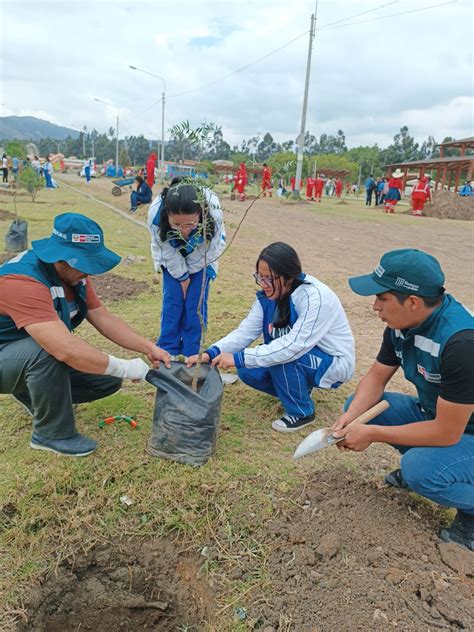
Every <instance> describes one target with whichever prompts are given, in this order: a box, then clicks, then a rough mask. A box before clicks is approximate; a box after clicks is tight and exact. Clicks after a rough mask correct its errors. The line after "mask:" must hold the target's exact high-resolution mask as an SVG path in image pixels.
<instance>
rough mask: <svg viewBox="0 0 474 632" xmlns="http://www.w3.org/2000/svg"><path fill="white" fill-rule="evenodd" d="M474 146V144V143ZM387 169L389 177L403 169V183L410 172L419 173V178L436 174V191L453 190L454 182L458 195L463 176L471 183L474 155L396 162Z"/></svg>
mask: <svg viewBox="0 0 474 632" xmlns="http://www.w3.org/2000/svg"><path fill="white" fill-rule="evenodd" d="M473 146H474V143H473ZM385 167H386V168H387V176H388V177H390V176H391V175H392V171H393V170H394V169H401V170H402V171H403V181H404V182H406V179H407V174H408V170H410V172H413V171H414V172H416V171H417V172H418V177H419V178H421V177H422V176H424V175H425V174H426V173H427V172H428V171H429V172H431V173H433V171H435V172H436V177H435V178H433V176H432V179H434V182H435V186H434V189H435V191H437V189H438V186H440V185H441V189H442V190H443V189H444V187H445V186H447V187H448V189H451V186H452V185H453V182H454V192H455V193H457V190H458V188H459V182H460V180H461V176H462V175H463V174H466V175H465V179H466V180H468V181H470V180H472V176H473V174H474V155H473V154H471V155H469V154H467V155H466V154H465V155H463V156H448V157H442V158H427V159H426V160H415V161H413V162H395V163H393V164H390V165H385Z"/></svg>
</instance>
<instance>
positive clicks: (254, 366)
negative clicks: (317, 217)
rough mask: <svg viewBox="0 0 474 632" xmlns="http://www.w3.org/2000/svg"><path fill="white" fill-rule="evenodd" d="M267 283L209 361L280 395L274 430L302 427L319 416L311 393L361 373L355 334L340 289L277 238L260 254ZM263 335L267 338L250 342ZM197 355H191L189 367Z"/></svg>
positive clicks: (260, 273) (259, 277) (262, 280)
mask: <svg viewBox="0 0 474 632" xmlns="http://www.w3.org/2000/svg"><path fill="white" fill-rule="evenodd" d="M254 277H255V281H256V283H257V284H258V285H259V286H260V287H261V290H260V291H259V292H257V297H256V300H255V302H254V304H253V306H252V308H251V309H250V312H249V314H248V316H247V317H246V318H245V319H244V320H243V321H242V322H241V323H240V325H239V326H238V327H237V329H235V330H234V331H232V332H231V333H230V334H228V335H227V336H225V337H224V338H222V339H221V340H218V341H217V342H216V343H214V344H213V345H212V346H211V347H210V348H209V349H207V350H206V352H205V353H204V354H203V357H202V361H203V362H211V363H212V364H213V365H214V366H218V367H221V368H228V367H236V368H237V371H238V375H239V377H240V379H241V380H242V381H243V382H245V383H246V384H248V385H249V386H252V387H253V388H256V389H257V390H259V391H263V392H264V393H268V394H269V395H274V396H275V397H278V398H279V399H280V402H281V404H282V406H283V408H284V409H285V413H284V414H283V415H282V416H281V417H280V418H279V419H276V420H275V421H274V422H273V424H272V428H273V429H274V430H276V431H278V432H295V431H297V430H300V429H301V428H304V427H305V426H307V425H308V424H310V423H312V422H313V421H314V419H315V410H314V402H313V400H312V398H311V391H312V389H313V388H314V387H316V388H328V389H330V388H337V387H338V386H340V384H342V383H343V382H347V381H348V380H350V379H351V377H352V375H353V373H354V364H355V357H354V338H353V335H352V332H351V329H350V327H349V322H348V320H347V317H346V314H345V312H344V309H343V307H342V305H341V302H340V301H339V298H338V297H337V296H336V294H335V293H334V292H333V291H332V290H331V289H330V288H329V287H328V286H327V285H325V284H324V283H322V282H321V281H319V280H318V279H316V278H314V277H312V276H309V275H308V274H304V273H303V271H302V268H301V262H300V260H299V257H298V254H297V252H296V251H295V250H294V248H292V247H291V246H290V245H289V244H285V243H283V242H275V243H273V244H270V245H269V246H267V247H266V248H264V249H263V250H262V252H261V253H260V254H259V256H258V259H257V265H256V272H255V275H254ZM260 336H263V344H260V345H258V346H257V347H250V345H251V344H252V343H253V342H254V341H255V340H257V338H259V337H260ZM196 361H197V358H196V357H194V358H189V360H188V366H191V365H192V364H194V363H195V362H196Z"/></svg>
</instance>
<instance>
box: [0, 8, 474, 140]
mask: <svg viewBox="0 0 474 632" xmlns="http://www.w3.org/2000/svg"><path fill="white" fill-rule="evenodd" d="M442 2H443V0H411V1H406V0H399V1H398V2H393V0H380V1H377V0H370V1H365V0H341V1H337V0H330V1H329V0H321V1H320V2H319V7H318V16H317V17H318V19H317V31H316V40H315V46H314V51H313V58H312V59H313V62H312V73H311V84H310V92H309V107H308V117H307V126H306V129H308V130H310V131H311V132H312V133H313V134H315V135H317V136H319V135H320V134H321V133H323V132H325V133H328V134H334V133H336V131H337V130H338V129H339V128H341V129H343V130H344V132H345V134H346V139H347V144H348V146H349V147H353V146H357V145H360V144H363V145H366V144H373V143H374V142H377V143H378V144H379V145H380V146H382V147H383V146H386V145H388V144H389V143H390V142H391V141H392V139H393V136H394V134H395V133H396V132H397V131H398V130H399V128H400V127H401V126H402V125H408V127H409V129H410V132H411V133H412V134H413V135H414V136H415V137H416V139H417V140H418V141H423V140H424V139H426V138H427V136H428V135H433V136H435V138H436V140H442V139H443V138H444V137H445V136H454V137H456V138H462V137H465V136H471V135H472V134H473V127H474V125H473V48H472V41H473V20H474V15H473V3H472V1H471V0H458V1H457V2H454V3H450V4H445V5H444V6H438V7H435V8H431V9H429V10H426V11H418V12H415V13H408V14H406V15H398V16H394V17H388V18H386V19H379V18H381V17H383V16H390V15H392V14H396V13H405V12H409V11H414V10H415V9H422V8H423V7H430V6H433V5H440V4H441V3H442ZM383 5H389V6H385V7H383V8H381V9H379V10H374V9H377V7H382V6H383ZM0 6H1V16H0V18H1V19H0V23H1V26H0V39H1V44H0V45H1V53H2V54H1V57H2V60H1V62H2V66H1V95H0V102H1V110H0V115H1V116H8V115H19V116H20V115H22V116H26V115H30V116H37V117H39V118H43V119H46V120H49V121H51V122H53V123H57V124H60V125H65V126H67V127H74V128H76V129H80V128H82V127H83V126H84V125H87V127H88V128H89V129H91V128H93V127H95V128H96V129H97V130H99V131H105V130H106V129H107V128H108V127H109V126H111V125H115V109H114V108H112V107H107V106H105V105H102V104H100V103H97V102H95V101H94V98H100V99H103V100H104V101H110V102H111V103H113V104H115V105H116V106H117V107H118V108H119V109H120V127H121V130H120V136H121V137H123V135H131V134H135V135H136V134H140V133H143V134H145V136H147V137H148V138H159V137H160V136H161V100H160V97H161V92H162V88H163V82H162V81H160V80H159V79H155V78H153V77H149V76H147V75H145V74H142V73H140V72H136V71H133V70H130V69H129V67H128V66H129V65H134V66H137V67H140V68H143V69H144V70H147V71H149V72H151V73H155V74H157V75H161V76H162V77H164V78H165V79H166V95H167V102H166V113H165V114H166V129H168V128H169V127H171V126H172V125H173V124H175V123H179V122H181V121H183V120H186V119H188V120H189V121H190V122H191V124H193V125H196V124H198V123H200V122H202V121H204V120H207V121H212V122H214V123H216V124H218V125H221V126H222V128H223V132H224V137H225V139H226V140H227V141H228V142H230V143H231V144H233V143H238V142H240V141H241V140H242V139H243V138H249V137H250V136H253V135H257V134H264V133H265V132H266V131H271V132H272V133H273V135H274V137H275V139H277V140H279V141H283V140H288V139H290V138H295V137H296V135H297V134H298V132H299V127H300V119H301V106H302V98H303V87H304V76H305V67H306V58H307V48H308V35H303V37H300V38H299V39H297V40H296V41H294V42H293V43H291V44H290V45H289V46H287V47H285V48H283V49H282V50H280V51H279V52H276V53H275V54H272V55H271V56H269V57H267V58H266V59H264V60H263V61H257V60H258V59H259V58H261V57H263V56H264V55H267V54H268V53H270V52H272V51H274V50H275V49H277V48H279V47H281V46H283V45H285V44H286V43H288V42H289V41H290V40H292V39H294V38H297V37H298V36H299V35H302V34H304V33H305V31H308V30H309V22H310V15H311V13H312V12H313V11H314V7H315V2H314V0H272V1H267V0H259V1H255V0H247V1H245V0H241V1H240V2H231V1H226V0H219V1H215V2H207V1H205V0H203V1H199V0H194V1H193V2H186V1H184V2H183V1H173V0H163V1H162V0H153V1H148V2H146V1H145V2H143V1H140V2H138V1H128V2H116V1H115V0H93V1H88V0H81V1H80V2H79V1H76V0H62V1H59V2H58V1H56V2H52V1H50V0H35V1H34V2H25V1H23V0H14V1H10V0H0ZM363 12H367V13H365V15H359V17H355V18H353V19H352V20H347V21H346V22H340V21H341V20H344V18H347V17H350V16H354V15H356V14H362V13H363ZM335 22H339V24H336V25H334V26H332V27H331V28H323V27H325V26H328V25H331V24H334V23H335ZM354 22H359V23H358V24H354ZM346 23H347V24H350V23H351V25H349V26H344V25H345V24H346ZM318 29H321V30H318ZM255 62H257V63H255ZM247 64H250V66H249V67H247V68H245V69H243V70H241V71H239V72H237V73H235V74H232V75H231V76H230V77H229V76H227V75H229V74H230V73H232V72H233V71H234V70H236V69H238V68H239V67H241V66H244V65H247ZM188 91H191V92H188ZM183 92H188V93H187V94H185V95H182V96H176V97H174V95H179V94H181V93H183Z"/></svg>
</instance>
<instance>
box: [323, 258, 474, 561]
mask: <svg viewBox="0 0 474 632" xmlns="http://www.w3.org/2000/svg"><path fill="white" fill-rule="evenodd" d="M349 285H350V286H351V288H352V290H353V291H354V292H356V293H357V294H360V295H362V296H370V295H375V301H374V305H373V308H374V310H375V312H376V313H377V315H378V316H379V318H380V319H381V320H382V321H383V322H384V323H386V329H385V332H384V335H383V341H382V346H381V348H380V351H379V353H378V356H377V359H376V361H375V362H374V364H373V365H372V367H371V368H370V369H369V371H368V373H367V374H366V375H365V376H364V377H363V378H362V379H361V381H360V382H359V385H358V386H357V389H356V391H355V394H354V395H353V396H352V397H351V398H349V400H348V401H347V402H346V405H345V412H344V414H343V415H342V416H341V417H340V418H339V419H338V420H337V421H336V422H335V424H334V426H333V429H334V430H335V431H336V432H335V435H336V436H339V437H341V436H344V437H345V439H344V441H343V442H341V443H339V444H338V446H341V448H344V449H349V450H355V451H358V452H360V451H362V450H365V449H366V448H367V447H368V446H369V445H370V444H371V443H374V442H380V443H389V444H391V445H393V446H394V447H395V448H396V449H397V450H398V451H399V452H400V453H401V454H402V458H401V462H400V469H398V470H395V471H394V472H391V473H390V474H387V475H386V476H385V482H386V483H388V484H389V485H393V486H394V487H402V488H409V489H411V490H413V491H415V492H417V493H418V494H421V495H422V496H425V497H426V498H429V499H430V500H432V501H434V502H436V503H439V504H441V505H445V506H447V507H454V508H456V509H457V514H456V518H455V520H454V522H453V524H452V525H451V526H450V527H449V528H447V529H443V531H441V534H440V536H441V538H442V539H443V540H444V541H447V542H456V543H458V544H460V545H462V546H464V547H466V548H467V549H469V550H471V551H473V550H474V415H473V409H474V407H473V405H474V362H473V357H474V318H473V316H472V314H471V313H470V312H469V311H468V310H467V309H466V308H465V307H464V306H463V305H461V303H458V302H457V301H456V300H455V299H454V298H453V297H452V296H450V295H449V294H445V290H444V287H443V286H444V274H443V272H442V270H441V267H440V265H439V263H438V261H437V260H436V259H435V258H434V257H432V256H431V255H429V254H427V253H426V252H422V251H420V250H413V249H403V250H393V251H391V252H387V253H386V254H385V255H384V256H383V257H382V259H381V261H380V264H379V265H378V266H377V267H376V268H375V270H374V272H373V273H372V274H368V275H365V276H359V277H353V278H351V279H349ZM399 367H401V368H402V370H403V373H404V374H405V377H406V379H407V380H408V381H409V382H411V383H412V384H413V385H414V387H415V389H416V391H417V397H412V396H411V395H404V394H401V393H391V392H388V391H385V387H386V386H387V384H388V382H389V381H390V379H391V378H392V377H393V375H394V374H395V372H396V371H397V369H398V368H399ZM381 399H385V400H387V401H388V402H389V404H390V408H389V409H388V410H386V411H385V412H384V413H382V414H381V415H379V416H378V417H376V418H375V419H374V420H373V421H372V422H370V424H369V425H367V426H364V425H358V424H356V425H354V426H351V428H350V429H349V428H348V429H347V430H345V429H344V428H345V426H346V425H347V424H348V423H349V422H351V421H352V420H353V419H355V418H356V417H357V416H358V415H360V414H361V413H363V412H364V411H366V410H367V409H369V408H370V407H371V406H373V405H374V404H376V403H377V402H378V401H380V400H381Z"/></svg>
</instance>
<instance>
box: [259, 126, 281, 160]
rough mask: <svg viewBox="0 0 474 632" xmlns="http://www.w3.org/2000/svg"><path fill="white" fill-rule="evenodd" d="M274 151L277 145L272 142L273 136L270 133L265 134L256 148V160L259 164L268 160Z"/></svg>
mask: <svg viewBox="0 0 474 632" xmlns="http://www.w3.org/2000/svg"><path fill="white" fill-rule="evenodd" d="M276 149H277V144H276V143H275V141H274V140H273V136H272V135H271V134H270V132H267V133H266V134H265V135H264V137H263V139H262V141H261V142H260V143H259V145H258V147H257V160H259V161H260V162H263V161H264V160H268V158H269V157H270V156H271V155H272V154H273V153H275V151H276Z"/></svg>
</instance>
